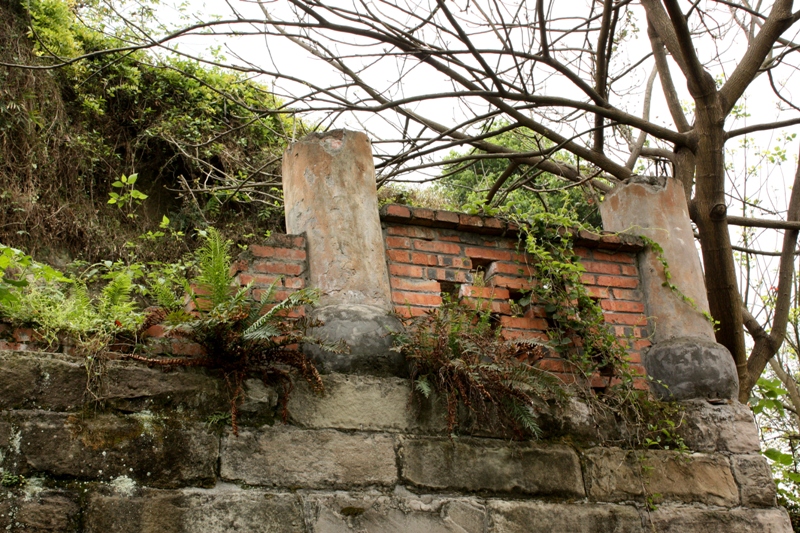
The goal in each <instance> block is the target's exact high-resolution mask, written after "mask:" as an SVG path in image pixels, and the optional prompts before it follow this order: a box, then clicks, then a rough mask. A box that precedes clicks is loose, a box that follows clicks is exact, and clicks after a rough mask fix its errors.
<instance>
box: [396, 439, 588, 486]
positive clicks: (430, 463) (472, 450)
mask: <svg viewBox="0 0 800 533" xmlns="http://www.w3.org/2000/svg"><path fill="white" fill-rule="evenodd" d="M400 460H401V465H402V466H401V477H402V479H403V480H405V481H408V482H409V483H412V484H414V485H417V486H420V487H428V488H432V489H437V490H447V489H450V490H465V491H493V492H519V493H525V494H535V495H542V496H544V495H551V496H560V497H565V498H579V497H583V496H584V488H583V477H582V475H581V467H580V462H579V460H578V455H577V453H576V452H575V450H573V449H572V448H569V447H567V446H562V445H549V446H543V445H538V444H533V443H530V442H507V441H499V440H493V439H475V438H463V439H460V438H453V439H447V438H433V437H431V438H426V437H421V438H405V439H403V440H402V443H401V448H400Z"/></svg>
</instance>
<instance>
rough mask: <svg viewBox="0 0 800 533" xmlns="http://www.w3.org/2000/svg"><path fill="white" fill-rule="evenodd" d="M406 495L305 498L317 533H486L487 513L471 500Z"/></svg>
mask: <svg viewBox="0 0 800 533" xmlns="http://www.w3.org/2000/svg"><path fill="white" fill-rule="evenodd" d="M398 492H400V493H403V492H405V491H402V489H401V490H400V491H396V492H395V493H394V494H392V495H387V494H383V493H379V492H368V493H362V494H352V493H337V494H334V495H308V496H305V497H304V500H305V510H306V519H307V521H308V523H309V526H310V530H311V531H313V532H314V533H355V532H375V533H378V532H380V533H483V532H484V531H485V529H484V527H485V526H484V524H485V521H486V510H485V508H484V506H483V505H481V504H480V503H479V502H477V501H475V500H471V499H466V498H463V499H450V498H439V497H431V496H424V497H420V496H415V495H413V494H410V493H405V494H400V493H398Z"/></svg>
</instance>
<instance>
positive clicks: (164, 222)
mask: <svg viewBox="0 0 800 533" xmlns="http://www.w3.org/2000/svg"><path fill="white" fill-rule="evenodd" d="M167 226H169V219H168V218H167V215H164V216H163V217H161V224H159V225H158V227H159V228H161V229H165V228H166V227H167Z"/></svg>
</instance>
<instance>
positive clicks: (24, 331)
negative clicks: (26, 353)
mask: <svg viewBox="0 0 800 533" xmlns="http://www.w3.org/2000/svg"><path fill="white" fill-rule="evenodd" d="M13 336H14V340H15V341H17V342H30V341H31V340H32V339H33V336H34V333H33V330H32V329H30V328H15V329H14V334H13Z"/></svg>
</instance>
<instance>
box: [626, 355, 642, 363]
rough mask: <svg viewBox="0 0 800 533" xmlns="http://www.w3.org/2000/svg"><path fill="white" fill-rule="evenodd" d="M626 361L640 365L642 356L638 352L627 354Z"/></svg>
mask: <svg viewBox="0 0 800 533" xmlns="http://www.w3.org/2000/svg"><path fill="white" fill-rule="evenodd" d="M627 356H628V357H627V359H628V361H629V362H631V363H637V364H639V363H641V362H642V355H641V354H640V353H639V352H628V353H627Z"/></svg>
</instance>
